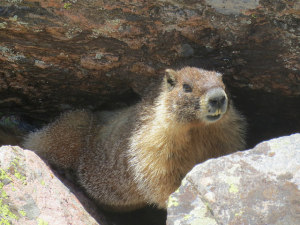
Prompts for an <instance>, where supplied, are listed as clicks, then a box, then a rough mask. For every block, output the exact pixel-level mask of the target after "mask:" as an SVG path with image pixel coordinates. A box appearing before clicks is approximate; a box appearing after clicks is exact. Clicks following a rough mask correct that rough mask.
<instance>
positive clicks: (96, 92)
mask: <svg viewBox="0 0 300 225" xmlns="http://www.w3.org/2000/svg"><path fill="white" fill-rule="evenodd" d="M299 24H300V2H299V1H298V0H276V1H270V0H260V1H259V0H249V1H238V0H226V1H223V0H201V1H195V0H189V1H182V0H158V1H146V0H141V1H129V0H120V1H115V0H111V1H107V0H106V1H105V0H90V1H86V0H63V1H62V0H47V1H46V0H2V1H0V96H1V97H0V108H1V111H2V112H4V113H5V112H10V113H11V112H15V113H20V114H22V115H26V116H29V117H30V118H31V119H32V118H34V119H37V118H38V119H41V120H49V117H53V116H56V115H57V114H58V113H59V112H62V111H64V110H66V109H70V108H79V107H89V108H92V109H94V108H103V107H105V106H107V104H108V103H107V102H111V100H118V101H119V102H122V103H124V102H126V101H129V100H132V99H135V98H137V96H140V95H142V94H143V90H144V89H145V88H146V87H148V85H149V82H151V81H152V80H155V79H156V78H157V76H160V75H161V73H162V71H164V69H166V68H168V67H171V68H175V67H181V66H183V65H184V66H187V65H190V66H199V67H204V68H205V69H215V70H218V71H220V72H223V73H224V74H225V75H224V80H225V81H226V82H227V83H228V84H229V88H230V89H232V93H233V95H234V97H235V96H236V99H235V102H236V103H237V105H239V107H238V108H239V109H241V110H242V111H243V112H244V113H245V114H246V116H247V117H248V118H250V120H251V119H253V121H257V122H252V123H251V124H250V127H249V129H250V130H251V131H253V133H257V132H260V135H259V138H256V139H258V140H254V139H255V137H253V136H251V134H252V132H251V133H250V136H249V143H250V144H252V145H253V144H254V143H258V142H259V141H262V140H266V139H269V138H270V137H274V136H281V135H283V134H288V133H291V132H299V127H300V119H299V117H298V115H299V113H300V112H299V110H300V105H299V104H300V99H299V95H300V60H299V54H300V47H299V46H300V45H299V36H300V28H299ZM287 118H290V120H288V119H287ZM291 118H292V119H291ZM47 122H48V121H47ZM262 124H264V126H262ZM268 127H271V128H270V129H268Z"/></svg>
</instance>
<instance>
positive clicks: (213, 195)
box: [167, 134, 300, 225]
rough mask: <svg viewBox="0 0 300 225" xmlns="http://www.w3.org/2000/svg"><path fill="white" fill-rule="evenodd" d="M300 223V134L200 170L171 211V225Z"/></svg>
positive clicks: (212, 162) (175, 195) (187, 181)
mask: <svg viewBox="0 0 300 225" xmlns="http://www.w3.org/2000/svg"><path fill="white" fill-rule="evenodd" d="M299 222H300V134H294V135H291V136H286V137H281V138H277V139H273V140H270V141H267V142H263V143H260V144H259V145H257V146H256V147H255V148H254V149H252V150H248V151H245V152H237V153H234V154H232V155H229V156H225V157H222V158H219V159H211V160H208V161H206V162H205V163H203V164H201V165H198V166H196V167H195V168H194V169H193V170H192V171H191V172H190V173H189V174H188V175H187V176H186V178H185V179H184V180H183V182H182V185H181V187H180V188H179V189H178V191H176V192H175V193H173V194H172V195H171V197H170V199H169V205H168V219H167V224H168V225H179V224H180V225H185V224H186V225H196V224H197V225H199V224H205V225H213V224H214V225H215V224H232V225H238V224H270V225H271V224H299Z"/></svg>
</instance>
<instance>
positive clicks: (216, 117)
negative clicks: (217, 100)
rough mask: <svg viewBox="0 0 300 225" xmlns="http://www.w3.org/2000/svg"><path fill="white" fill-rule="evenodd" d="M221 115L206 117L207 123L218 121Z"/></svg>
mask: <svg viewBox="0 0 300 225" xmlns="http://www.w3.org/2000/svg"><path fill="white" fill-rule="evenodd" d="M220 117H221V114H217V115H207V116H206V118H207V120H208V121H216V120H218V119H220Z"/></svg>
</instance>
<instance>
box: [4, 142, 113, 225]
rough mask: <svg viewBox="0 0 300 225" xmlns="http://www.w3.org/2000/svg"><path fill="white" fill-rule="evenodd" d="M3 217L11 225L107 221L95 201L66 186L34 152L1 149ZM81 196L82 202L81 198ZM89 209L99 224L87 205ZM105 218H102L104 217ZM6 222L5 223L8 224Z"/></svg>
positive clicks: (103, 222)
mask: <svg viewBox="0 0 300 225" xmlns="http://www.w3.org/2000/svg"><path fill="white" fill-rule="evenodd" d="M0 166H1V169H0V170H1V175H0V188H1V189H0V191H1V195H0V205H1V209H4V208H5V209H6V210H1V214H0V218H1V219H2V220H3V221H4V222H8V223H11V224H20V225H21V224H22V225H26V224H28V225H29V224H30V225H31V224H57V225H62V224H75V221H76V224H91V225H92V224H107V222H106V220H105V218H104V217H103V216H101V213H99V212H96V211H95V209H93V207H92V206H93V203H92V202H91V201H89V200H88V199H87V198H85V197H84V196H83V195H82V194H80V192H79V191H77V197H76V196H75V195H74V194H73V193H72V191H74V189H72V188H71V189H69V188H68V187H66V186H65V185H64V184H63V183H62V182H61V181H60V180H59V179H58V178H57V177H56V175H55V174H54V173H53V172H52V171H51V170H50V169H49V167H48V166H47V165H46V164H45V163H44V162H43V161H42V160H41V159H40V158H39V157H38V156H37V155H36V154H34V153H33V152H31V151H28V150H23V149H21V148H19V147H16V146H15V147H11V146H2V147H1V148H0ZM78 198H79V199H80V201H79V200H78ZM83 205H85V207H87V206H88V209H89V210H90V213H92V214H93V215H94V216H95V217H96V218H97V219H98V220H101V222H100V223H98V222H97V221H96V220H95V219H94V218H93V217H92V216H91V215H90V214H89V213H88V212H87V211H86V209H85V208H84V206H83ZM101 217H102V218H101ZM2 220H1V222H2ZM5 224H6V223H5Z"/></svg>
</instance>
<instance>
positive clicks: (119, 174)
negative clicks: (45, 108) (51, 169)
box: [24, 67, 245, 210]
mask: <svg viewBox="0 0 300 225" xmlns="http://www.w3.org/2000/svg"><path fill="white" fill-rule="evenodd" d="M183 85H189V86H188V87H189V88H190V89H189V88H187V90H186V89H185V88H184V87H183ZM223 93H224V97H223V99H222V100H223V101H224V102H225V103H224V104H223V105H222V107H221V106H220V107H219V108H214V107H211V105H212V103H210V100H211V99H212V98H213V97H215V96H217V97H219V96H220V95H221V96H223ZM209 117H213V118H218V119H213V121H212V120H210V119H209ZM244 130H245V122H244V119H243V117H242V116H241V115H240V114H239V113H238V112H237V111H236V110H235V109H234V107H233V105H232V102H230V100H229V99H228V97H227V95H226V94H225V86H224V84H223V82H222V78H221V75H220V74H218V73H216V72H211V71H206V70H201V69H197V68H191V67H186V68H183V69H182V70H179V71H177V72H176V71H173V70H167V73H166V77H165V78H164V80H163V82H162V85H161V86H160V87H159V88H157V89H151V90H150V91H149V96H148V97H147V98H145V99H144V100H143V101H142V102H140V103H138V104H137V105H135V106H132V107H129V108H126V109H122V110H119V111H113V112H112V111H111V112H100V113H97V114H92V113H90V112H87V111H73V112H69V113H67V114H64V115H63V116H61V117H60V118H59V119H58V120H57V121H55V122H54V123H52V124H50V125H49V126H47V127H45V128H43V129H42V130H40V131H37V132H35V133H32V134H30V135H29V136H28V137H27V139H26V141H25V144H24V145H25V147H26V148H28V149H32V150H34V151H36V152H37V153H38V154H40V155H41V156H42V157H44V158H46V159H48V160H49V161H50V162H51V163H52V164H54V165H56V166H59V167H61V168H65V169H73V170H75V171H76V173H77V176H78V180H79V183H80V184H81V185H82V186H83V187H84V188H85V190H86V192H87V193H88V194H89V195H90V196H91V197H92V198H93V199H95V200H96V201H97V202H98V203H99V204H101V205H103V206H106V207H107V208H108V209H113V210H131V209H135V208H139V207H141V206H143V205H145V204H156V205H158V207H161V208H164V207H166V200H167V199H168V196H169V195H170V194H171V193H172V192H174V191H175V190H176V189H177V188H178V186H179V185H180V182H181V180H182V178H183V177H184V176H185V175H186V173H187V172H188V171H189V170H191V169H192V167H193V166H194V165H195V164H197V163H200V162H202V161H204V160H206V159H208V158H211V157H218V156H220V155H224V154H227V153H230V152H233V151H237V150H241V149H243V147H244Z"/></svg>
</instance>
